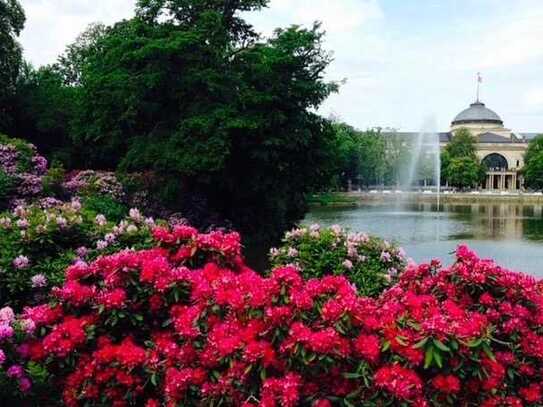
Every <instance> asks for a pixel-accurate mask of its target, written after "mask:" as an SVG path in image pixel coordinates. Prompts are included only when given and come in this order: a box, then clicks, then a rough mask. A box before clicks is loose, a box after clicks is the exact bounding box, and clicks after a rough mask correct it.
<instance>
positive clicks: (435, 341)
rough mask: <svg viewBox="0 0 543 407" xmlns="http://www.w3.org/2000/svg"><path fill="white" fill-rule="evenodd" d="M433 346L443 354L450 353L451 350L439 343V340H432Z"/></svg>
mask: <svg viewBox="0 0 543 407" xmlns="http://www.w3.org/2000/svg"><path fill="white" fill-rule="evenodd" d="M434 345H435V346H436V347H437V348H438V349H439V350H442V351H443V352H450V351H451V349H450V348H449V347H448V346H446V345H445V344H444V343H443V342H441V341H440V340H439V339H434Z"/></svg>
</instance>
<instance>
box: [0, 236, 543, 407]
mask: <svg viewBox="0 0 543 407" xmlns="http://www.w3.org/2000/svg"><path fill="white" fill-rule="evenodd" d="M153 234H154V237H155V238H156V239H157V241H158V242H159V245H158V247H155V248H153V249H148V250H140V251H135V250H125V251H121V252H118V253H116V254H112V255H109V256H105V257H101V258H98V259H97V260H95V261H94V262H92V263H90V264H87V263H83V262H79V263H76V264H74V265H72V266H70V267H69V268H68V269H67V270H66V281H65V283H64V285H63V286H62V287H60V288H57V289H54V290H53V296H54V301H52V302H50V303H48V304H42V305H39V306H35V307H29V308H26V309H25V311H24V312H23V314H22V315H21V316H20V317H19V318H18V319H16V320H15V321H14V322H13V323H11V324H12V325H13V324H15V325H16V326H19V327H23V328H22V332H23V334H22V335H23V336H24V340H23V343H22V344H21V345H19V346H16V347H15V346H14V344H13V341H12V340H11V339H10V338H12V337H13V335H12V336H9V335H7V336H6V338H7V347H8V348H10V349H13V348H15V351H13V350H12V351H10V352H4V355H5V359H4V364H3V366H4V369H5V370H4V371H5V372H6V373H4V379H2V380H6V381H10V383H11V385H9V386H6V387H5V388H4V389H16V390H17V391H19V392H21V393H23V394H27V396H26V397H30V394H32V392H34V395H35V396H38V397H39V395H40V394H39V391H38V390H37V389H34V387H33V385H34V383H37V384H43V383H50V384H54V386H53V387H51V388H50V389H49V390H48V393H47V396H48V397H49V399H48V400H49V401H50V400H55V396H52V395H51V391H54V389H58V390H59V391H61V393H62V396H61V397H62V400H63V402H64V404H65V405H67V406H103V405H108V406H109V405H111V406H129V405H133V406H139V405H142V406H146V407H154V406H164V405H165V406H172V407H173V406H179V405H235V406H238V405H239V406H244V407H249V406H256V405H259V406H262V407H268V406H286V407H294V406H317V407H329V406H332V405H346V406H351V405H365V406H409V405H412V406H422V407H424V406H475V405H478V406H479V405H480V406H484V407H493V406H540V405H541V402H542V398H541V391H542V388H541V386H542V385H541V382H542V375H543V369H542V366H543V364H542V359H543V332H542V328H541V327H542V325H543V324H542V322H543V293H542V288H543V287H542V284H541V282H537V281H535V279H533V278H531V277H528V276H525V275H522V274H518V273H512V272H509V271H506V270H503V269H501V268H500V267H498V266H496V265H495V264H494V263H492V262H491V261H487V260H480V259H478V258H477V257H476V256H475V254H473V253H472V252H470V251H469V250H468V249H467V248H465V247H460V248H459V250H458V253H457V255H458V261H457V263H456V264H455V265H453V266H452V267H450V268H442V267H441V266H440V264H439V262H432V263H431V264H425V265H421V266H415V265H413V264H411V265H410V266H408V268H407V270H406V271H405V272H404V273H403V274H402V275H401V277H400V279H399V282H398V284H396V285H395V286H394V287H393V288H391V289H389V290H387V291H386V292H385V293H384V294H383V295H382V296H381V297H380V298H378V299H371V298H368V297H363V296H360V295H359V294H358V293H357V292H356V291H355V289H354V287H353V286H352V285H351V283H350V282H349V281H348V280H347V278H346V277H345V276H325V277H322V278H319V279H310V280H304V279H303V278H302V276H301V275H300V272H299V271H298V269H297V268H295V267H293V266H286V267H279V268H277V269H275V270H274V271H273V272H272V273H271V274H270V276H268V277H263V276H260V275H258V274H257V273H255V272H254V271H252V270H250V269H248V268H247V267H246V266H245V265H244V263H243V260H242V257H241V250H240V243H239V236H238V235H237V234H235V233H231V234H224V233H220V232H211V233H209V234H200V233H198V232H197V231H196V230H195V229H193V228H191V227H188V226H176V227H174V228H173V230H171V229H166V228H156V229H155V230H154V232H153ZM1 314H2V311H0V319H1V318H2V317H1ZM10 315H11V314H10ZM8 319H10V320H12V321H13V318H12V317H11V316H10V317H9V318H8ZM19 329H21V328H19ZM0 332H1V328H0ZM10 341H11V342H10ZM0 346H2V345H0ZM13 366H16V367H15V368H13ZM19 366H24V367H25V369H22V371H21V369H20V367H19ZM10 371H11V372H12V373H11V374H9V375H8V373H7V372H10ZM25 379H27V380H28V382H27V380H25Z"/></svg>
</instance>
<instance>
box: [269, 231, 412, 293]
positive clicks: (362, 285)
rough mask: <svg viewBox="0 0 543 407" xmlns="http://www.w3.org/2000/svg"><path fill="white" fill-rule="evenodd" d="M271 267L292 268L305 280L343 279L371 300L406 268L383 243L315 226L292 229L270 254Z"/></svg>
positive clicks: (396, 252)
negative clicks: (338, 277)
mask: <svg viewBox="0 0 543 407" xmlns="http://www.w3.org/2000/svg"><path fill="white" fill-rule="evenodd" d="M270 260H271V263H272V265H273V266H275V267H280V266H286V265H295V266H296V267H298V268H299V269H300V271H301V273H302V275H303V276H304V277H305V278H313V277H322V276H325V275H346V276H347V277H348V278H349V280H350V281H351V282H352V283H353V284H355V285H356V287H357V289H358V290H359V293H360V294H363V295H367V296H371V297H375V296H378V295H379V294H381V293H382V292H383V291H384V290H385V289H387V288H389V287H390V286H392V285H393V284H394V283H395V282H396V281H397V278H398V276H399V274H400V273H401V272H402V271H403V269H404V268H405V266H406V259H405V253H404V251H403V249H402V248H401V247H397V246H395V245H393V244H391V243H390V242H388V241H386V240H382V239H379V238H378V237H375V236H369V235H367V234H365V233H349V232H347V231H346V230H344V229H342V228H341V227H340V226H337V225H335V226H332V227H330V228H322V227H321V226H319V225H318V224H315V225H311V226H309V227H301V228H297V229H293V230H291V231H290V232H287V233H286V234H285V238H284V239H283V245H282V246H281V247H279V248H274V249H272V250H271V251H270Z"/></svg>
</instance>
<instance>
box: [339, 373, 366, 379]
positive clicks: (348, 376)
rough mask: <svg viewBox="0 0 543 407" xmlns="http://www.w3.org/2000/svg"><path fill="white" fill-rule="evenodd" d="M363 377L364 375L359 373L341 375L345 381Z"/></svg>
mask: <svg viewBox="0 0 543 407" xmlns="http://www.w3.org/2000/svg"><path fill="white" fill-rule="evenodd" d="M363 376H364V375H363V374H360V373H343V377H344V378H346V379H359V378H361V377H363Z"/></svg>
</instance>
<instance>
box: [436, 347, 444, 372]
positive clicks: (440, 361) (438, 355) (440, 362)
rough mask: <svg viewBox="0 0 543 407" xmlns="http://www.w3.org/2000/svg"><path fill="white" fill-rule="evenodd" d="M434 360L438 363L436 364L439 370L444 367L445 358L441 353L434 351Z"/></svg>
mask: <svg viewBox="0 0 543 407" xmlns="http://www.w3.org/2000/svg"><path fill="white" fill-rule="evenodd" d="M434 360H435V361H436V364H437V366H438V367H439V368H442V367H443V358H442V356H441V353H440V352H439V351H437V350H436V351H434Z"/></svg>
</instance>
